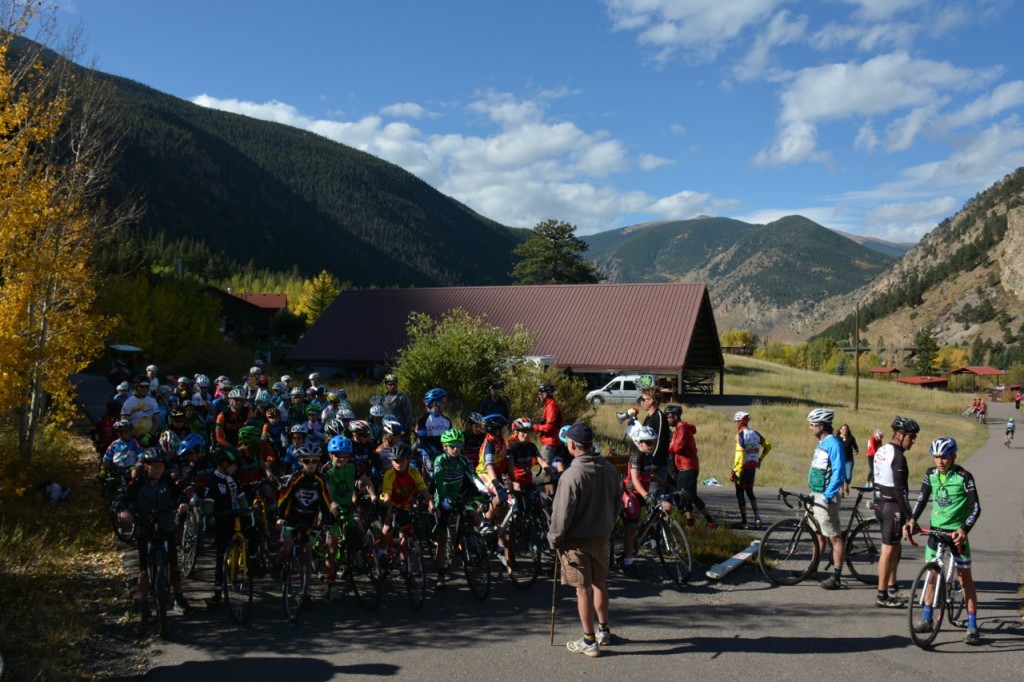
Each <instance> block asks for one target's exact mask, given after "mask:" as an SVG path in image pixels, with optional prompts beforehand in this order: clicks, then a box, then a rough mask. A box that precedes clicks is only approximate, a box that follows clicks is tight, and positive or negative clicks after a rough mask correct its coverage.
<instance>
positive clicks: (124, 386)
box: [117, 381, 132, 391]
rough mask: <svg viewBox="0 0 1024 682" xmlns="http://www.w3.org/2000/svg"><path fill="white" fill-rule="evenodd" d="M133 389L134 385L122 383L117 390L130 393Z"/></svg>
mask: <svg viewBox="0 0 1024 682" xmlns="http://www.w3.org/2000/svg"><path fill="white" fill-rule="evenodd" d="M131 389H132V385H131V384H129V383H128V382H127V381H122V382H121V383H119V384H118V385H117V390H119V391H130V390H131Z"/></svg>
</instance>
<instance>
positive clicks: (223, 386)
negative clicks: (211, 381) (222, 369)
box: [217, 379, 235, 393]
mask: <svg viewBox="0 0 1024 682" xmlns="http://www.w3.org/2000/svg"><path fill="white" fill-rule="evenodd" d="M217 385H218V386H219V387H220V390H221V392H222V393H223V392H224V391H230V390H231V389H233V388H234V387H235V384H234V382H233V381H231V379H224V381H222V382H220V383H219V384H217Z"/></svg>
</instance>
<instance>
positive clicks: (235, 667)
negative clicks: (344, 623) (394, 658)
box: [108, 650, 402, 682]
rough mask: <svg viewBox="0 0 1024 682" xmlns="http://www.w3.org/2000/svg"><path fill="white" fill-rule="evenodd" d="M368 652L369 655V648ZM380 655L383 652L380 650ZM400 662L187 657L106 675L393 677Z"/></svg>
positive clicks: (308, 680)
mask: <svg viewBox="0 0 1024 682" xmlns="http://www.w3.org/2000/svg"><path fill="white" fill-rule="evenodd" d="M367 654H368V656H369V655H372V652H371V650H367ZM381 656H382V657H384V656H385V654H383V653H382V654H381ZM401 671H402V666H400V665H395V664H394V663H385V662H367V663H358V664H354V665H333V664H331V663H329V662H327V661H324V660H320V659H317V658H307V657H303V658H283V657H267V658H245V659H233V660H223V661H186V662H184V663H179V664H177V665H160V666H156V667H155V668H153V669H152V670H151V671H150V672H149V673H147V674H145V675H136V676H132V677H114V678H108V679H110V680H111V681H112V682H128V681H129V680H144V679H175V680H188V681H189V682H205V681H206V680H210V681H211V682H223V680H231V679H249V680H270V679H295V680H303V682H320V681H321V680H324V681H326V680H333V679H337V678H339V677H343V676H346V675H359V676H361V677H394V676H396V675H398V674H400V673H401Z"/></svg>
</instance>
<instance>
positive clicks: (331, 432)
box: [324, 419, 345, 436]
mask: <svg viewBox="0 0 1024 682" xmlns="http://www.w3.org/2000/svg"><path fill="white" fill-rule="evenodd" d="M344 433H345V422H343V421H341V420H340V419H331V420H330V421H328V422H327V423H326V424H324V434H326V435H328V436H341V435H344Z"/></svg>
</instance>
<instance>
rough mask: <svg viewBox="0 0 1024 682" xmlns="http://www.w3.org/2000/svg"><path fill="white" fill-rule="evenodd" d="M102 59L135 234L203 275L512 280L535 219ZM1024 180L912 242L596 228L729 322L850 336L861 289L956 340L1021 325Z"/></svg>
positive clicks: (897, 331) (627, 277)
mask: <svg viewBox="0 0 1024 682" xmlns="http://www.w3.org/2000/svg"><path fill="white" fill-rule="evenodd" d="M82 69H83V71H86V69H84V67H82ZM93 75H95V76H96V77H97V79H99V80H100V81H102V82H104V83H107V84H108V85H109V86H110V89H111V92H112V95H113V101H114V104H115V110H116V111H117V114H116V115H118V116H120V117H121V118H122V124H123V129H124V130H125V131H126V132H125V138H124V140H123V145H122V146H123V154H122V156H121V159H120V162H119V165H118V167H117V169H116V170H117V180H116V182H115V184H114V186H113V188H112V189H111V197H110V199H111V202H112V203H114V204H116V203H119V201H120V200H121V199H123V198H125V197H129V196H130V197H141V200H142V202H143V204H144V206H145V209H146V210H145V213H144V215H143V217H142V218H141V220H140V222H139V223H138V224H136V225H134V226H132V227H131V228H130V229H129V231H128V232H127V233H126V234H125V235H124V238H123V239H122V240H121V246H120V247H119V248H121V249H122V250H125V251H130V250H132V249H135V250H137V251H147V252H148V253H149V254H150V257H151V259H154V260H161V259H162V264H163V265H169V266H172V267H173V266H179V267H182V266H183V267H184V268H185V269H187V270H194V271H197V272H200V273H203V274H204V275H205V276H207V277H212V276H213V275H215V274H218V271H219V274H221V275H222V274H223V270H224V269H225V268H234V267H241V266H245V265H249V264H251V265H254V266H255V267H257V268H263V269H268V270H277V271H298V272H299V273H300V274H302V275H303V276H307V277H308V276H311V275H313V274H316V273H317V272H319V271H320V270H322V269H327V270H329V271H331V272H332V273H334V274H335V275H337V276H338V277H339V278H340V279H342V280H349V281H351V282H352V283H353V284H355V285H356V286H361V287H366V286H380V287H388V286H438V285H440V286H445V285H486V284H507V283H510V278H509V274H508V273H509V272H510V271H511V269H512V266H513V262H514V256H513V254H512V250H513V249H514V248H515V246H516V245H517V244H519V243H520V242H521V241H522V240H523V239H525V237H526V235H527V234H528V231H527V230H526V229H523V228H513V227H507V226H504V225H500V224H499V223H497V222H495V221H493V220H490V219H488V218H487V217H485V216H482V215H480V214H478V213H476V212H475V211H473V210H472V209H470V208H468V207H467V206H465V205H464V204H462V203H460V202H458V201H456V200H454V199H452V198H450V197H447V196H445V195H443V194H441V193H440V192H438V191H437V190H436V189H434V188H433V187H431V186H430V185H428V184H427V183H425V182H423V181H421V180H420V179H418V178H416V177H415V176H413V175H412V174H411V173H408V172H406V171H405V170H403V169H401V168H399V167H397V166H395V165H393V164H391V163H388V162H386V161H383V160H381V159H379V158H376V157H374V156H372V155H370V154H366V153H364V152H361V151H359V150H356V149H353V148H351V147H348V146H346V145H343V144H339V143H336V142H333V141H331V140H328V139H326V138H323V137H320V136H318V135H315V134H313V133H309V132H305V131H300V130H297V129H295V128H291V127H288V126H285V125H282V124H277V123H271V122H267V121H261V120H256V119H252V118H248V117H244V116H240V115H237V114H231V113H226V112H221V111H216V110H212V109H208V108H204V107H200V106H198V105H195V104H193V103H191V102H187V101H185V100H182V99H179V98H176V97H172V96H170V95H167V94H164V93H161V92H158V91H156V90H154V89H152V88H150V87H147V86H145V85H143V84H140V83H137V82H134V81H131V80H127V79H124V78H120V77H117V76H112V75H108V74H103V73H101V72H93ZM1022 186H1024V171H1017V172H1016V173H1014V174H1011V175H1010V176H1007V178H1004V180H1003V181H1001V182H1000V183H997V185H996V186H994V187H993V188H990V189H989V190H986V191H985V192H982V193H980V194H979V195H978V196H976V197H975V198H974V199H972V200H971V201H970V202H968V203H967V204H966V205H965V206H964V208H963V210H962V211H961V212H960V213H958V214H957V215H956V216H952V217H950V218H948V219H947V220H945V221H943V222H942V223H940V224H939V225H938V226H936V228H935V229H934V230H932V232H930V233H929V234H928V235H927V236H926V237H925V238H924V239H922V240H921V242H920V243H919V244H917V245H915V246H913V248H909V245H906V244H891V243H887V242H882V241H880V240H875V239H870V238H862V237H856V236H853V235H845V234H843V233H840V232H837V231H835V230H830V229H828V228H826V227H823V226H821V225H818V224H817V223H814V222H813V221H811V220H808V219H807V218H804V217H801V216H787V217H784V218H781V219H779V220H776V221H774V222H772V223H769V224H767V225H752V224H748V223H744V222H742V221H738V220H732V219H728V218H715V217H700V218H695V219H692V220H681V221H664V222H657V223H647V224H643V225H634V226H630V227H625V228H619V229H613V230H609V231H607V232H603V233H600V234H596V235H589V236H586V237H582V238H583V239H584V241H585V242H586V243H587V244H588V245H589V251H588V252H587V254H586V257H588V258H590V259H592V260H593V261H594V262H595V263H597V264H598V266H599V267H600V268H601V269H602V271H603V272H604V273H606V275H607V278H608V280H609V281H612V282H635V281H655V282H657V281H666V282H668V281H705V282H707V284H708V288H709V290H710V292H711V296H712V301H713V303H714V305H715V314H716V318H717V321H718V326H719V329H720V330H725V329H730V328H743V329H750V330H752V331H754V332H756V333H757V334H759V335H760V336H761V337H762V338H772V339H778V340H806V339H807V338H809V337H811V336H812V335H815V334H822V333H824V334H828V335H831V336H836V337H840V338H842V337H847V338H848V337H850V336H852V324H853V322H852V319H853V318H852V310H853V307H854V305H855V304H856V303H860V304H861V306H862V327H864V328H865V329H866V333H867V334H868V335H869V336H870V335H874V334H876V333H877V334H878V335H879V336H885V337H886V338H889V337H893V339H895V338H896V337H897V336H899V337H901V338H904V337H907V336H908V335H909V336H911V337H912V332H911V330H914V329H916V328H920V327H921V326H922V325H923V324H929V325H931V326H933V327H935V328H936V330H937V333H938V334H939V335H940V340H943V339H944V338H948V339H951V340H953V341H954V342H957V343H960V342H963V341H964V340H965V339H967V338H968V337H971V338H976V337H978V336H979V335H982V336H985V337H986V338H998V337H1000V336H1002V337H1005V338H1009V337H1010V336H1012V334H1010V333H1009V332H1008V331H1007V329H1009V330H1010V331H1012V332H1014V333H1016V331H1017V330H1016V327H1014V326H1013V325H1015V324H1016V325H1019V322H1016V320H1017V315H1018V314H1017V312H1016V311H1017V310H1019V309H1020V304H1021V301H1022V297H1024V273H1022V268H1024V265H1022V264H1024V246H1022V244H1024V236H1022V235H1019V234H1018V233H1020V232H1022V231H1024V216H1021V214H1020V210H1021V209H1020V208H1019V207H1020V206H1021V205H1022V204H1024V199H1022V193H1024V189H1022ZM553 217H554V218H556V219H558V216H553ZM1004 237H1005V240H1004ZM908 248H909V250H908ZM937 258H938V259H939V260H938V261H937V260H936V259H937ZM950 287H952V288H950ZM938 299H941V301H942V304H941V305H939V304H938V303H936V301H937V300H938ZM966 304H970V305H969V306H968V307H967V308H966V309H965V307H964V306H965V305H966ZM933 306H934V310H932V307H933ZM992 311H995V312H994V313H993V312H992ZM865 316H866V317H865ZM983 317H987V318H988V319H985V320H982V319H981V318H983ZM887 320H888V321H887ZM1020 335H1021V336H1022V337H1024V330H1021V334H1020Z"/></svg>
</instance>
